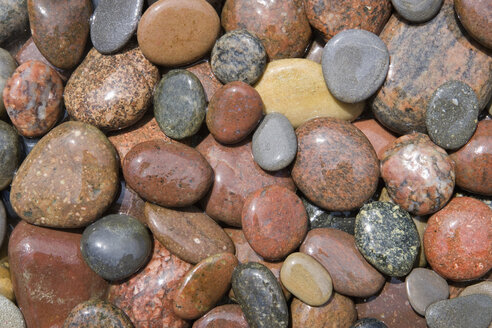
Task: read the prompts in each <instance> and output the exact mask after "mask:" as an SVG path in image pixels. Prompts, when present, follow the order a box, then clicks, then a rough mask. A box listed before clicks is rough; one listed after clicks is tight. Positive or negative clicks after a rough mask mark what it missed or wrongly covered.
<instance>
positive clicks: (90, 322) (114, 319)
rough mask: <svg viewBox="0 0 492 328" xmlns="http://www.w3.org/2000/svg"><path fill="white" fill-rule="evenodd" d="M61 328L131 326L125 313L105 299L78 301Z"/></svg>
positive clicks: (121, 327)
mask: <svg viewBox="0 0 492 328" xmlns="http://www.w3.org/2000/svg"><path fill="white" fill-rule="evenodd" d="M63 328H133V324H132V322H131V321H130V319H129V318H128V317H127V315H126V314H125V313H124V312H123V311H121V310H120V309H119V308H117V307H116V306H114V305H112V304H111V303H109V302H107V301H101V300H89V301H86V302H83V303H80V304H79V305H77V306H76V307H74V308H73V310H72V311H71V312H70V314H69V315H68V317H67V319H66V320H65V323H64V324H63Z"/></svg>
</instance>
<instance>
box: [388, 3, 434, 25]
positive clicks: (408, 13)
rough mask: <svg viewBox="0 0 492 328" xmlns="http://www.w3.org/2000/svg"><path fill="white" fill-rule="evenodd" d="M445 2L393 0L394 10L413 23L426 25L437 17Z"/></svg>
mask: <svg viewBox="0 0 492 328" xmlns="http://www.w3.org/2000/svg"><path fill="white" fill-rule="evenodd" d="M442 2H443V0H425V1H415V0H410V1H408V0H391V3H392V4H393V8H395V10H396V11H397V12H398V14H400V15H401V16H402V17H403V18H405V19H406V20H408V21H409V22H411V23H424V22H427V21H428V20H430V19H432V18H433V17H434V16H436V15H437V13H438V12H439V9H441V6H442Z"/></svg>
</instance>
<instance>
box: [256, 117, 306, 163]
mask: <svg viewBox="0 0 492 328" xmlns="http://www.w3.org/2000/svg"><path fill="white" fill-rule="evenodd" d="M252 148H253V156H254V160H255V162H256V163H257V164H258V165H259V166H260V167H261V168H262V169H264V170H267V171H277V170H281V169H283V168H285V167H287V166H288V165H289V164H290V163H291V162H292V161H293V160H294V158H295V157H296V153H297V137H296V133H295V132H294V128H293V127H292V125H291V124H290V121H289V119H288V118H287V117H285V116H284V115H283V114H280V113H270V114H268V115H266V116H265V118H264V119H263V121H262V122H261V124H260V126H259V127H258V128H257V129H256V131H255V133H254V134H253V146H252Z"/></svg>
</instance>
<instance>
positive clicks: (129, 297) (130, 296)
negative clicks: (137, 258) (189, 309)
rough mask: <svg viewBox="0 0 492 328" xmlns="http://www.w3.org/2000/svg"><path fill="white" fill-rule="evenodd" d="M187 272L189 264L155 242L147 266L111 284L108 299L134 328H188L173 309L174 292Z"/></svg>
mask: <svg viewBox="0 0 492 328" xmlns="http://www.w3.org/2000/svg"><path fill="white" fill-rule="evenodd" d="M190 269H191V265H190V264H189V263H186V262H184V261H182V260H180V259H179V258H177V257H176V256H174V255H172V254H171V253H169V251H168V250H167V249H166V248H165V247H164V246H162V245H161V244H160V243H159V242H158V241H155V243H154V253H153V255H152V258H151V260H150V262H149V263H148V264H147V265H146V266H145V267H144V268H143V269H142V270H140V271H139V272H138V273H137V274H135V275H134V276H132V277H131V278H130V279H128V280H126V281H125V282H123V283H120V284H113V285H112V286H111V287H110V289H109V296H108V299H109V301H110V302H111V303H113V304H114V305H116V306H117V307H119V308H120V309H122V310H123V311H124V312H125V313H126V315H128V317H129V318H130V320H131V321H132V322H133V325H134V326H135V328H153V327H156V328H157V327H159V328H160V327H166V328H186V327H189V326H190V325H189V323H188V322H187V321H185V320H182V319H180V318H179V317H178V316H176V315H175V314H174V312H173V310H172V306H173V295H174V293H175V291H176V288H177V286H178V284H179V283H180V281H181V279H182V278H183V277H184V275H185V274H186V273H187V272H188V271H189V270H190Z"/></svg>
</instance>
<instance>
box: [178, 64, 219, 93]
mask: <svg viewBox="0 0 492 328" xmlns="http://www.w3.org/2000/svg"><path fill="white" fill-rule="evenodd" d="M186 70H187V71H189V72H191V73H193V74H195V76H196V77H197V78H198V79H199V80H200V82H201V83H202V86H203V89H204V90H205V95H206V97H207V101H210V99H212V97H213V96H214V94H215V92H217V90H219V89H220V88H221V87H222V83H221V82H220V81H219V80H218V79H217V77H215V75H214V73H213V72H212V66H211V65H210V62H209V61H202V62H200V63H198V64H195V65H193V66H190V67H188V68H186Z"/></svg>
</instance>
